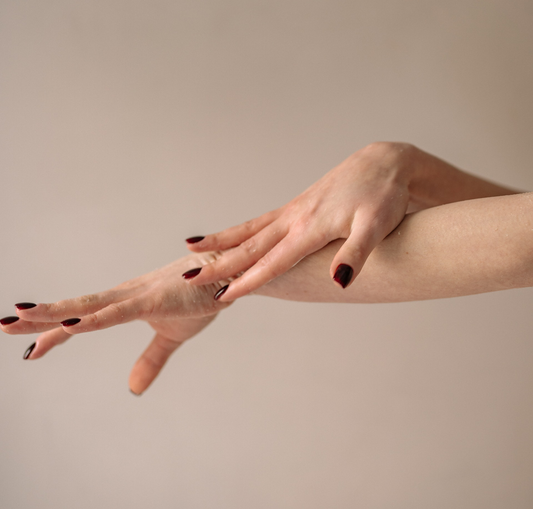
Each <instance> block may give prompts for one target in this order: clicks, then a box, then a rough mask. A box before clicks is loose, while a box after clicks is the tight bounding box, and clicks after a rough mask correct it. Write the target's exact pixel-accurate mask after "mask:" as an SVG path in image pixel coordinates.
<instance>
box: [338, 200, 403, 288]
mask: <svg viewBox="0 0 533 509" xmlns="http://www.w3.org/2000/svg"><path fill="white" fill-rule="evenodd" d="M378 214H379V212H376V211H374V212H372V211H370V210H368V211H363V210H361V209H358V211H357V213H356V214H355V217H354V222H353V224H352V230H351V232H350V236H349V237H348V238H347V239H346V242H345V243H344V244H343V245H342V247H341V248H340V249H339V251H338V252H337V254H336V255H335V257H334V258H333V261H332V263H331V267H330V276H331V278H332V279H333V281H335V282H336V283H337V284H338V285H339V286H341V287H342V288H347V287H348V286H350V284H352V282H353V281H354V279H355V278H356V277H357V275H358V274H359V273H360V272H361V270H362V268H363V265H364V264H365V262H366V260H367V258H368V257H369V256H370V253H371V252H372V251H373V250H374V248H375V247H376V246H377V245H378V244H379V243H380V242H381V241H382V240H383V239H384V238H385V237H386V236H387V235H388V234H389V233H390V232H391V230H392V229H393V228H394V226H393V227H391V225H390V222H382V221H380V219H379V215H378Z"/></svg>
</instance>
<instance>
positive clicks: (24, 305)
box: [15, 302, 37, 309]
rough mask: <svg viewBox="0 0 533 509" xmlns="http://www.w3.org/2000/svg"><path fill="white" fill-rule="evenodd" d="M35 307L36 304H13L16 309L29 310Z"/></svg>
mask: <svg viewBox="0 0 533 509" xmlns="http://www.w3.org/2000/svg"><path fill="white" fill-rule="evenodd" d="M35 306H37V304H34V303H33V302H19V303H18V304H15V307H16V308H17V309H31V308H34V307H35Z"/></svg>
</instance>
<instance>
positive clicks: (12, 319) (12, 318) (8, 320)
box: [0, 316, 19, 325]
mask: <svg viewBox="0 0 533 509" xmlns="http://www.w3.org/2000/svg"><path fill="white" fill-rule="evenodd" d="M18 320H19V317H18V316H6V317H5V318H2V319H1V320H0V323H1V324H2V325H9V324H10V323H15V322H17V321H18Z"/></svg>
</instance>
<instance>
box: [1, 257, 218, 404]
mask: <svg viewBox="0 0 533 509" xmlns="http://www.w3.org/2000/svg"><path fill="white" fill-rule="evenodd" d="M214 259H215V255H213V254H207V253H205V254H201V255H197V254H196V255H189V256H186V257H184V258H181V259H178V260H176V261H175V262H173V263H171V264H169V265H167V266H165V267H163V268H161V269H158V270H155V271H153V272H150V273H149V274H145V275H143V276H140V277H138V278H135V279H132V280H130V281H127V282H125V283H122V284H121V285H119V286H117V287H115V288H112V289H110V290H107V291H104V292H101V293H96V294H93V295H85V296H82V297H78V298H74V299H68V300H62V301H59V302H56V303H53V304H31V303H20V304H17V305H16V307H17V315H18V316H17V317H15V316H13V317H6V318H3V319H2V320H0V324H1V327H2V330H3V331H4V332H6V333H8V334H30V333H35V332H41V333H42V334H41V335H40V336H39V337H38V338H37V340H36V342H35V343H34V344H33V345H32V346H31V347H30V348H28V350H27V352H26V354H25V358H26V359H37V358H39V357H42V356H43V355H44V354H45V353H47V352H48V351H49V350H50V349H52V348H53V347H54V346H56V345H59V344H61V343H64V342H65V341H67V340H68V339H69V338H70V337H71V336H72V335H74V334H79V333H84V332H91V331H96V330H102V329H107V328H109V327H113V326H115V325H119V324H122V323H126V322H130V321H132V320H144V321H146V322H147V323H148V324H149V325H150V326H151V327H152V328H153V329H154V330H155V336H154V338H153V340H152V342H151V343H150V344H149V346H148V348H147V349H146V350H145V351H144V353H143V354H142V355H141V357H140V358H139V360H138V361H137V362H136V364H135V366H134V367H133V370H132V371H131V375H130V379H129V385H130V389H131V390H132V392H134V393H136V394H141V393H142V392H144V390H146V388H147V387H148V386H149V385H150V384H151V383H152V381H153V380H154V379H155V377H156V376H157V375H158V373H159V372H160V371H161V368H162V367H163V366H164V364H165V363H166V361H167V360H168V358H169V357H170V355H171V354H172V353H173V352H174V351H175V350H176V349H177V348H178V347H179V346H180V345H181V344H182V343H183V342H184V341H186V340H187V339H189V338H191V337H192V336H194V335H195V334H197V333H198V332H200V331H201V330H202V329H203V328H204V327H206V326H207V325H208V324H209V323H210V322H211V321H212V320H213V319H214V318H215V316H216V314H217V313H218V312H219V311H220V310H222V309H224V308H226V307H228V305H229V304H228V303H222V302H218V301H216V300H215V299H214V295H215V294H216V293H217V291H219V290H220V289H221V288H222V287H223V285H224V284H225V283H224V282H216V283H212V284H209V285H206V286H201V287H194V286H191V285H188V284H187V283H186V282H185V281H184V280H183V278H182V277H181V274H182V273H183V271H185V270H187V269H190V268H192V267H198V266H199V265H200V266H201V265H204V264H205V263H209V262H212V261H213V260H214Z"/></svg>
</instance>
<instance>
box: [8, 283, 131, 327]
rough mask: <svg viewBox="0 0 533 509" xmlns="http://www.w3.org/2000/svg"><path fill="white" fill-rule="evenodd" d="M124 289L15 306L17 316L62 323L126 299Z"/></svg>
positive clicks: (25, 318)
mask: <svg viewBox="0 0 533 509" xmlns="http://www.w3.org/2000/svg"><path fill="white" fill-rule="evenodd" d="M127 294H128V292H127V290H125V289H121V290H118V289H115V290H107V291H105V292H101V293H95V294H91V295H83V296H81V297H76V298H74V299H66V300H60V301H58V302H54V303H51V304H43V303H41V304H31V307H29V306H30V303H21V304H15V307H16V308H17V315H18V316H19V317H20V318H22V319H23V320H26V321H28V322H56V323H57V322H62V321H63V320H65V319H67V318H70V317H72V316H85V315H88V314H92V313H96V312H97V311H99V310H100V309H102V308H104V307H106V306H108V305H109V304H111V303H113V302H116V301H117V300H122V299H124V298H126V296H127Z"/></svg>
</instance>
